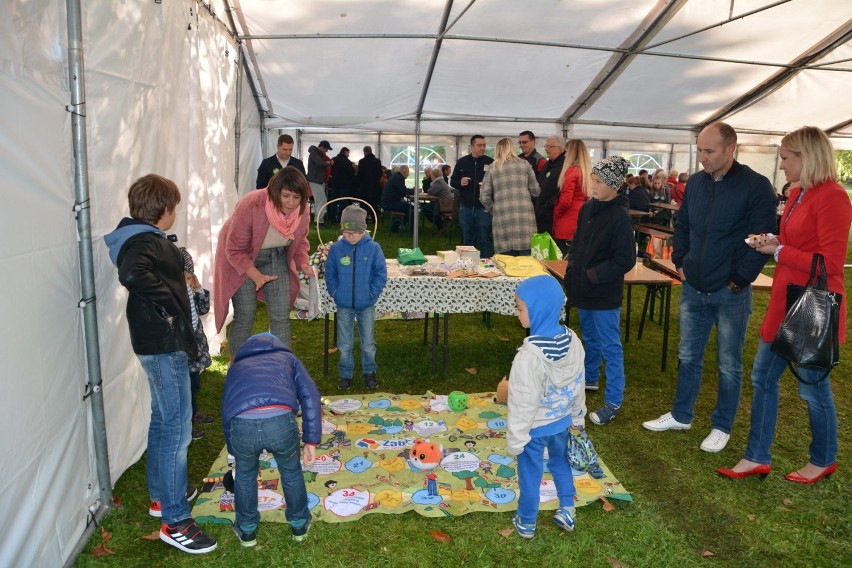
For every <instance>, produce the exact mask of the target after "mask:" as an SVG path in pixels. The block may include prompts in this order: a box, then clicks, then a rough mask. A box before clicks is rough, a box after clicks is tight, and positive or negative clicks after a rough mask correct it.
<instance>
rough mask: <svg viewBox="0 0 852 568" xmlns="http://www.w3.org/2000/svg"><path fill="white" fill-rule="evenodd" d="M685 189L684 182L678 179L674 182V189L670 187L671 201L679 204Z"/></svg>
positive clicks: (681, 201)
mask: <svg viewBox="0 0 852 568" xmlns="http://www.w3.org/2000/svg"><path fill="white" fill-rule="evenodd" d="M684 191H686V182H685V181H679V182H677V183H676V184H675V186H674V189H672V201H674V202H675V203H677V204H678V205H680V204H681V203H683V192H684Z"/></svg>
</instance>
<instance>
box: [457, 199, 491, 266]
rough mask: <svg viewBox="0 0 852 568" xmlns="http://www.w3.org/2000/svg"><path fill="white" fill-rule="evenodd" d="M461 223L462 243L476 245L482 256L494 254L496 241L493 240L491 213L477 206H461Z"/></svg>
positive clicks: (486, 256)
mask: <svg viewBox="0 0 852 568" xmlns="http://www.w3.org/2000/svg"><path fill="white" fill-rule="evenodd" d="M459 224H460V225H461V228H462V244H464V245H466V246H475V247H476V248H478V249H479V256H480V257H481V258H490V257H492V256H494V243H493V241H492V240H491V213H488V212H487V211H486V210H485V209H478V208H476V207H466V206H464V205H462V206H461V207H460V208H459Z"/></svg>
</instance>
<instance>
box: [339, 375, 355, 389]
mask: <svg viewBox="0 0 852 568" xmlns="http://www.w3.org/2000/svg"><path fill="white" fill-rule="evenodd" d="M351 386H352V377H340V379H339V380H338V381H337V388H339V389H340V390H349V387H351Z"/></svg>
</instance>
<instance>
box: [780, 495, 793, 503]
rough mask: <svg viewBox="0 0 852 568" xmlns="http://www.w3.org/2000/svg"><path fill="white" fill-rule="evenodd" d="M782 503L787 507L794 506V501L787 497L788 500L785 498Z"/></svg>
mask: <svg viewBox="0 0 852 568" xmlns="http://www.w3.org/2000/svg"><path fill="white" fill-rule="evenodd" d="M782 503H784V504H785V505H792V504H793V500H792V499H790V498H789V497H787V498H785V499H784V500H783V501H782Z"/></svg>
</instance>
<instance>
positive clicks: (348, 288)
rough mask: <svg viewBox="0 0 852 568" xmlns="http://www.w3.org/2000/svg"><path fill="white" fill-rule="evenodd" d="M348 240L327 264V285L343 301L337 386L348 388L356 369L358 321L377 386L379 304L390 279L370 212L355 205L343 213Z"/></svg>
mask: <svg viewBox="0 0 852 568" xmlns="http://www.w3.org/2000/svg"><path fill="white" fill-rule="evenodd" d="M340 232H341V233H342V234H343V238H342V239H340V240H338V241H337V242H336V243H334V244H333V245H331V248H330V249H329V251H328V260H326V262H325V286H326V288H327V289H328V293H329V295H330V296H331V297H332V298H333V299H334V303H335V304H336V305H337V314H336V316H335V321H336V322H337V349H338V351H340V362H339V363H338V364H337V368H338V371H339V373H340V380H339V382H338V384H337V386H338V387H339V388H341V389H348V388H349V387H350V386H351V384H352V376H353V375H354V373H355V358H354V356H353V353H352V351H353V347H354V345H355V333H354V331H355V330H354V326H355V320H356V319H357V320H358V335H359V336H360V339H361V371H362V372H363V373H364V381H365V382H366V385H367V388H368V389H371V390H373V389H376V388H378V386H379V381H378V379H376V370H377V369H378V365H376V337H375V333H374V329H373V328H374V324H375V320H376V302H377V301H378V299H379V295H381V293H382V290H384V288H385V284H386V283H387V280H388V270H387V266H386V265H385V255H384V253H383V252H382V247H380V246H379V244H378V243H377V242H376V241H374V240H373V239H371V238H370V235H369V234H368V233H367V212H366V211H365V210H364V209H361V208H360V207H359V206H357V205H350V206H349V207H347V208H346V209H344V210H343V213H342V214H341V215H340Z"/></svg>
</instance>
